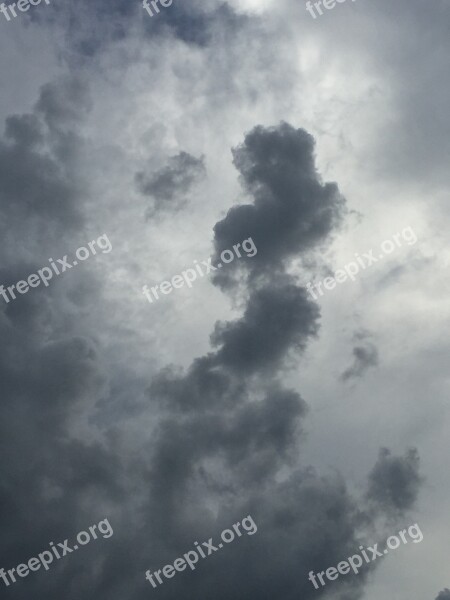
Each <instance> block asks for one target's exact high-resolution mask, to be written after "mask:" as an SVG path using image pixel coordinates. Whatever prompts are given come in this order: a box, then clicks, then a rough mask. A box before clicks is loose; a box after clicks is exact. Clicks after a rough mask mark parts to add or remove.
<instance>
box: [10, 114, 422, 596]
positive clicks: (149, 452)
mask: <svg viewBox="0 0 450 600" xmlns="http://www.w3.org/2000/svg"><path fill="white" fill-rule="evenodd" d="M61 118H62V119H63V123H60V124H58V129H61V128H64V117H61ZM67 119H68V121H69V122H70V120H71V115H67ZM258 131H259V133H260V134H261V136H262V137H263V138H264V139H265V133H267V132H265V130H264V129H261V128H258ZM273 131H274V130H273V129H268V132H269V133H271V132H272V133H273ZM292 131H295V130H292ZM290 132H291V129H290V128H288V129H287V130H286V134H287V136H288V138H289V134H290ZM26 135H28V136H29V137H30V138H31V139H34V140H35V143H36V144H39V143H40V142H39V139H38V138H39V136H37V135H35V134H33V132H32V131H28V132H27V133H26ZM21 136H22V139H23V137H24V133H23V132H22V133H21ZM280 137H281V138H283V129H282V130H281V133H280V132H279V133H278V135H275V136H273V137H271V136H270V135H269V139H271V140H272V141H273V143H274V144H275V148H278V152H277V151H275V150H274V151H273V152H270V151H269V149H267V151H268V152H269V153H271V154H272V156H273V160H274V162H276V163H278V165H279V166H280V168H283V165H284V161H287V163H288V167H289V168H288V167H287V168H288V170H289V169H292V170H294V167H293V164H292V161H290V159H289V152H288V151H287V150H286V147H285V145H286V144H287V141H286V140H284V138H283V139H281V140H280ZM293 137H294V142H295V141H297V142H298V134H296V135H294V136H293ZM300 138H301V139H303V138H304V135H303V134H300ZM280 142H286V144H285V143H280ZM295 148H296V144H295V143H294V149H295ZM294 153H295V150H294ZM302 156H303V155H302ZM308 164H309V162H308V161H307V160H304V162H303V163H302V162H301V161H300V164H299V165H298V169H299V170H300V171H301V172H300V175H298V176H297V178H296V181H297V184H298V186H299V189H298V193H296V190H295V188H293V189H291V190H290V194H289V197H290V198H291V201H292V203H294V201H295V200H294V199H297V202H299V203H300V204H302V206H303V212H302V214H304V215H306V216H307V217H308V218H307V219H306V223H307V226H306V228H305V239H304V240H303V242H302V241H295V242H294V241H292V242H291V243H289V244H287V245H286V246H285V245H283V243H282V242H277V239H276V236H277V232H278V235H281V236H282V234H283V233H286V232H287V231H288V230H289V228H287V229H286V227H287V226H286V227H282V228H281V229H280V230H278V229H277V228H275V232H274V233H272V232H270V231H268V234H267V235H268V238H267V239H268V243H269V245H271V247H272V248H274V249H276V251H277V254H278V255H277V259H276V260H272V258H271V257H270V256H269V255H267V258H266V261H265V262H263V263H261V265H260V266H257V267H256V271H255V274H252V275H251V277H250V280H249V281H247V282H244V285H243V295H242V298H243V300H242V302H243V310H242V316H241V317H240V318H237V319H236V320H234V321H229V322H227V323H225V324H223V323H222V324H217V326H216V327H215V329H214V331H213V334H212V343H213V349H212V350H211V351H210V352H208V353H206V354H205V355H204V356H201V357H200V358H198V359H196V360H194V361H193V362H192V364H191V365H190V366H188V368H187V370H186V372H183V371H181V370H178V369H177V368H176V367H167V368H165V369H163V370H162V371H161V372H160V373H159V374H158V375H157V376H156V377H155V378H154V379H153V380H152V381H151V383H150V388H149V391H148V398H147V403H146V404H145V405H144V406H142V407H141V409H142V416H144V417H149V416H151V418H152V423H151V431H147V430H146V429H145V430H144V431H143V432H141V434H140V435H139V436H137V435H136V436H135V435H134V433H130V429H128V427H127V426H124V424H123V420H124V419H125V418H126V416H127V415H123V414H122V415H120V416H121V419H120V420H119V419H117V421H118V422H117V423H114V425H112V426H110V427H107V428H105V431H102V430H101V429H100V428H99V429H95V428H93V429H92V430H91V432H92V433H94V434H96V437H98V441H97V442H91V441H88V440H84V441H83V436H82V435H80V433H79V432H78V431H77V427H76V423H77V419H76V417H77V416H79V414H80V412H81V413H83V411H82V408H83V406H84V405H85V403H90V404H89V406H90V407H91V411H89V413H88V414H91V412H92V406H93V404H94V403H95V402H96V401H97V402H99V401H100V399H101V400H102V401H103V403H104V404H103V405H102V406H104V405H106V404H107V401H108V400H109V395H110V394H111V395H112V394H113V392H112V391H111V388H113V386H112V382H113V381H114V377H115V373H114V372H113V369H112V368H111V367H110V368H109V369H108V368H107V365H105V364H104V363H103V361H102V358H101V353H100V348H99V344H98V342H97V341H96V340H95V337H94V336H93V335H92V336H90V335H87V334H86V335H84V336H83V335H81V334H77V335H74V334H73V331H74V330H75V331H76V330H77V329H78V328H79V327H80V323H77V320H78V318H79V317H80V315H81V316H83V313H82V312H81V313H78V312H75V313H72V312H71V311H70V310H67V306H66V305H65V304H64V303H63V302H60V301H59V298H58V301H55V297H54V296H53V294H56V288H52V289H50V288H49V289H48V290H46V292H48V293H46V294H45V295H43V296H42V298H45V300H42V301H38V300H37V298H38V296H37V295H35V296H32V295H29V296H24V297H23V298H20V299H18V300H17V303H18V304H15V305H14V307H13V306H11V307H10V306H8V307H4V306H2V307H1V310H0V333H1V335H2V340H3V343H4V349H5V351H4V352H3V353H2V355H1V357H0V375H1V378H2V384H3V388H2V390H3V394H4V400H3V402H2V419H1V420H0V429H1V433H2V435H1V436H0V440H1V443H0V445H1V451H2V456H3V457H4V461H3V466H2V487H1V489H0V506H1V507H2V509H4V510H2V512H1V525H2V531H3V538H2V540H3V542H2V548H1V550H0V565H5V566H7V567H8V568H10V567H11V566H14V565H17V564H19V563H21V562H23V561H24V560H26V559H28V558H29V557H31V556H35V555H36V554H37V552H40V551H42V550H43V549H44V548H45V547H47V544H48V542H49V541H50V540H55V541H58V540H61V541H62V540H63V539H65V538H66V537H68V536H73V535H74V534H75V533H76V532H77V531H79V530H81V529H85V528H86V526H87V525H88V524H91V523H93V522H95V519H94V518H93V513H95V514H98V512H100V510H101V511H102V513H101V514H100V515H99V516H98V520H100V519H103V518H104V517H105V516H107V517H108V518H109V519H110V522H111V524H112V526H113V529H114V536H113V537H112V538H111V539H110V540H105V541H102V542H101V543H100V542H98V541H97V542H95V543H91V544H90V545H89V546H87V547H86V548H84V549H83V550H79V551H77V552H78V553H74V554H73V555H71V556H70V557H67V558H65V559H64V561H65V562H64V561H60V562H59V563H58V569H56V567H55V569H54V570H52V571H51V572H49V573H45V574H44V573H38V574H37V575H35V576H30V577H29V578H28V579H26V580H24V581H23V582H22V581H20V582H18V583H17V584H14V585H15V587H14V588H11V590H12V593H13V594H15V596H16V597H17V598H18V599H20V600H22V598H23V599H25V598H30V597H33V598H36V599H37V600H41V599H44V598H48V597H64V598H67V599H68V600H75V599H76V598H80V597H91V598H95V599H96V600H116V599H117V600H119V599H121V598H123V597H124V596H126V597H131V598H133V599H136V600H140V599H141V598H142V599H144V598H147V597H148V595H149V593H151V592H152V591H153V590H152V588H151V586H150V584H149V583H148V582H146V581H145V579H144V573H145V570H146V569H149V568H150V569H151V570H156V569H160V568H162V567H163V566H164V565H165V564H168V563H169V562H172V563H173V561H174V560H175V558H176V557H178V556H180V555H182V554H183V552H186V551H187V550H189V549H190V548H192V546H193V542H194V540H198V541H202V540H207V539H209V538H210V537H211V536H213V537H216V538H217V535H218V534H220V531H221V530H222V529H223V528H225V527H229V526H230V525H232V524H233V523H236V522H237V521H238V520H239V519H242V518H243V517H244V516H246V515H248V514H251V515H252V516H253V517H254V519H255V522H256V523H257V525H258V533H257V534H256V535H255V536H250V537H249V536H243V537H242V538H239V539H237V540H236V541H235V542H233V544H231V545H230V547H227V548H224V549H223V551H222V552H221V553H218V554H217V555H216V556H214V557H211V558H209V559H208V561H204V562H203V563H202V562H200V563H199V566H198V568H197V570H196V571H195V572H193V573H192V572H190V571H189V572H184V573H180V574H178V575H177V577H176V578H174V579H173V580H170V581H169V580H167V581H165V583H164V585H163V586H161V587H159V588H158V589H157V590H155V593H158V595H159V596H160V598H161V599H162V600H166V599H167V600H168V599H169V598H174V597H178V596H180V597H182V598H186V599H188V600H190V599H192V600H194V598H198V597H201V596H204V597H209V596H210V595H211V590H213V594H214V598H216V599H217V600H229V598H235V597H239V598H242V600H256V599H257V598H261V597H263V596H264V595H268V594H269V595H270V597H276V598H279V599H280V600H291V598H294V597H297V596H298V595H299V594H300V595H302V597H303V598H306V599H308V598H311V599H312V598H314V597H316V596H317V592H316V590H314V588H313V587H312V585H311V583H310V582H309V581H308V579H307V575H308V572H309V571H310V570H311V569H314V570H316V571H317V570H323V569H324V568H328V567H329V566H330V565H333V564H337V563H338V562H339V561H340V560H343V559H345V558H346V557H347V556H351V554H353V553H354V552H355V549H357V548H358V546H359V544H360V543H362V542H364V541H365V539H364V531H362V532H361V529H362V528H361V513H364V515H366V517H367V522H368V523H369V525H370V523H371V518H372V513H370V511H368V510H367V512H366V509H367V505H366V503H365V501H364V500H358V499H357V498H355V497H354V496H353V495H352V494H351V493H350V492H349V491H348V490H347V488H346V485H345V483H344V482H343V481H342V479H341V478H339V477H323V476H320V475H319V474H317V473H316V472H315V470H314V469H312V468H311V467H308V466H305V465H304V464H303V462H304V461H303V460H302V456H301V442H302V440H303V434H302V431H303V428H304V422H305V419H306V415H307V406H306V402H305V401H304V399H303V398H302V397H301V395H300V394H299V393H298V392H297V391H295V390H292V389H288V388H286V387H285V386H284V385H283V384H282V382H281V381H280V378H281V376H282V374H283V372H284V368H285V367H287V366H288V364H289V355H290V353H293V352H297V353H299V352H301V351H302V350H303V349H304V348H305V347H306V346H307V344H308V342H309V341H310V340H311V339H312V337H313V336H314V335H316V333H317V331H318V317H319V310H318V308H317V306H316V305H315V304H314V303H312V302H310V300H308V298H307V296H306V294H305V290H304V289H303V288H301V287H298V286H296V285H295V284H294V281H293V280H292V278H291V277H289V276H288V275H287V273H286V271H285V270H284V261H285V259H287V258H288V257H290V256H293V255H295V248H297V251H298V252H300V253H301V252H302V249H303V251H304V252H310V250H311V248H313V247H314V244H315V243H318V242H319V241H320V243H322V242H325V241H326V239H327V234H326V233H325V232H328V235H331V234H332V224H331V222H332V221H334V219H331V220H328V222H327V224H326V225H324V226H323V227H321V226H320V224H319V223H318V217H317V215H316V214H315V211H317V212H318V213H319V214H322V213H323V203H322V202H320V200H319V201H318V202H316V200H317V195H314V194H312V195H311V197H308V196H306V195H305V188H304V187H303V185H302V173H303V170H305V172H306V174H304V177H305V178H306V179H307V178H308V173H310V172H311V169H309V168H308ZM259 172H260V171H259V170H258V173H259ZM261 173H262V175H263V174H264V173H263V170H262V171H261ZM316 183H317V182H316ZM255 185H256V187H258V186H257V184H256V183H255ZM313 189H317V187H316V185H313ZM319 196H320V194H319ZM332 198H334V200H335V202H336V206H334V207H333V205H332ZM269 203H272V208H271V211H270V212H271V214H272V215H273V216H274V218H275V222H276V220H277V214H280V219H279V220H280V221H282V220H283V219H285V218H286V213H285V209H284V204H283V201H282V199H280V198H275V199H274V198H273V197H271V198H270V202H269ZM326 204H327V208H326V210H325V213H326V214H329V213H336V214H340V212H341V210H342V201H341V199H340V197H339V196H338V195H332V196H330V197H329V198H328V201H327V203H326ZM258 210H259V209H258ZM256 212H257V214H258V215H259V214H260V213H259V212H258V211H256ZM262 212H263V213H264V210H262ZM264 214H265V213H264ZM289 214H290V215H296V214H297V213H296V211H295V208H294V207H293V208H292V210H290V211H289ZM258 218H259V217H258ZM298 220H299V221H300V217H298ZM325 220H327V219H325ZM338 221H339V219H337V218H336V222H338ZM297 225H298V223H297ZM47 227H48V230H49V231H51V230H52V228H53V227H54V225H53V221H52V220H48V221H47ZM224 227H225V229H224V231H226V232H227V234H229V235H230V236H231V226H228V224H226V226H224ZM298 227H300V226H299V225H298ZM68 230H69V231H70V229H68ZM64 231H66V230H64ZM297 233H298V231H297ZM245 237H248V234H247V235H246V236H245ZM239 241H242V238H241V239H240V240H239ZM259 241H260V244H261V247H264V243H265V239H264V237H260V239H259ZM248 265H250V263H248ZM248 265H247V266H248ZM23 269H25V267H24V266H22V267H21V270H23ZM249 269H250V267H249ZM14 272H15V271H14V268H13V267H11V269H9V270H8V277H12V278H14V276H15V275H14ZM260 274H261V276H259V275H260ZM54 290H55V291H54ZM38 291H39V290H38ZM90 294H91V297H90V298H91V305H92V306H94V305H96V304H97V303H98V297H96V296H95V293H94V292H93V291H92V290H90ZM39 299H40V298H39ZM19 303H20V304H19ZM16 307H17V308H16ZM23 321H25V325H26V324H27V323H33V324H34V327H30V328H28V327H27V326H24V325H23ZM75 324H76V327H75ZM123 369H124V371H131V372H133V367H132V366H130V365H129V364H127V362H126V359H124V363H123ZM130 377H132V375H130ZM105 410H106V409H105ZM25 416H26V418H25ZM138 419H139V416H138V417H136V419H134V420H133V419H132V420H131V421H130V423H129V424H130V427H133V425H135V423H136V421H137V420H138ZM132 431H133V430H132ZM414 456H415V455H414ZM387 463H389V464H387ZM397 463H399V464H401V465H403V466H404V468H403V469H396V468H395V465H396V464H397ZM380 464H381V466H380ZM391 465H393V466H391ZM408 466H409V468H408ZM416 466H417V465H416V461H415V459H411V460H410V461H409V463H408V461H407V460H405V459H402V458H400V457H394V456H390V455H389V456H388V458H384V459H383V460H381V459H380V461H379V463H377V465H376V467H375V469H374V472H373V474H372V477H371V483H370V487H369V496H370V498H371V501H372V502H374V501H375V500H377V502H378V504H379V505H380V509H379V512H381V514H382V515H384V514H387V513H389V514H390V512H391V508H392V505H394V506H395V507H398V506H401V507H402V508H405V509H406V508H408V507H409V506H411V505H412V503H413V500H414V497H415V494H416V493H417V489H418V483H417V481H416V477H417V475H416ZM386 472H389V476H387V475H383V473H386ZM397 472H398V481H397V480H396V478H395V477H396V475H395V473H397ZM386 478H387V479H388V481H387V482H386V481H385V479H386ZM386 483H387V484H388V485H389V486H390V487H391V488H392V489H393V490H395V494H394V493H393V494H392V497H391V496H388V497H386V498H385V497H382V496H381V494H382V491H383V490H382V487H383V486H386ZM412 492H414V493H412ZM406 498H407V499H406ZM36 515H39V518H36ZM231 575H232V576H231ZM365 578H366V575H365V574H362V575H361V576H360V577H354V578H348V579H347V580H345V581H344V582H343V583H342V588H340V589H342V590H343V592H342V594H344V595H345V597H347V598H355V599H356V598H357V597H358V596H359V595H360V594H361V591H362V588H363V586H364V583H365ZM22 583H23V585H21V584H22ZM339 583H341V582H339ZM331 588H332V584H331V582H330V589H331Z"/></svg>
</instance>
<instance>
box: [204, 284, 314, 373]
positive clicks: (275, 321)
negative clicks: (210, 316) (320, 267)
mask: <svg viewBox="0 0 450 600" xmlns="http://www.w3.org/2000/svg"><path fill="white" fill-rule="evenodd" d="M318 317H319V309H318V307H317V305H316V304H314V303H313V302H310V301H309V299H308V297H307V294H306V292H305V290H304V289H303V288H298V287H296V286H295V285H294V284H293V283H290V282H289V281H284V280H278V281H277V279H274V281H273V282H272V286H271V287H269V286H267V287H263V288H260V289H257V290H256V291H255V292H253V293H252V294H251V296H250V298H249V301H248V304H247V306H246V309H245V312H244V315H243V317H242V319H239V320H238V321H234V322H232V323H217V324H216V327H215V330H214V333H213V334H212V336H211V341H212V343H213V345H214V346H221V348H220V350H218V352H217V361H218V363H219V364H221V365H224V366H226V367H227V368H231V369H233V370H234V371H238V372H239V371H240V372H242V373H247V374H251V373H253V372H254V371H256V370H259V369H262V370H266V369H269V370H272V369H276V368H277V367H279V366H280V362H281V361H282V360H283V359H285V358H286V352H287V351H288V350H289V349H290V348H296V349H298V350H303V349H304V348H305V346H306V345H307V343H308V340H309V338H310V337H313V336H315V335H316V334H317V331H318V325H317V322H316V321H317V319H318Z"/></svg>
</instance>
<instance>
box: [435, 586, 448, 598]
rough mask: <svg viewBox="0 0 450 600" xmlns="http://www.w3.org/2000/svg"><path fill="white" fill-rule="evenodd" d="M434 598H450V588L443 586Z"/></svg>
mask: <svg viewBox="0 0 450 600" xmlns="http://www.w3.org/2000/svg"><path fill="white" fill-rule="evenodd" d="M436 600H450V590H449V589H448V588H445V589H443V590H442V592H439V594H438V595H437V596H436Z"/></svg>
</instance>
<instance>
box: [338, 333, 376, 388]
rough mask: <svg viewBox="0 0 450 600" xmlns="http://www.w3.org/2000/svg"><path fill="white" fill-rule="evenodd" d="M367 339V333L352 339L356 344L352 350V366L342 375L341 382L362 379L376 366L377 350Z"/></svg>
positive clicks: (358, 334)
mask: <svg viewBox="0 0 450 600" xmlns="http://www.w3.org/2000/svg"><path fill="white" fill-rule="evenodd" d="M368 337H369V334H368V333H367V332H358V333H356V334H355V336H354V339H355V340H356V341H358V344H357V345H356V346H355V347H354V348H353V359H354V360H353V364H352V365H351V366H350V367H348V369H346V370H345V371H344V372H343V373H342V375H341V377H340V379H341V381H349V380H350V379H356V378H358V377H362V376H363V375H364V374H365V373H366V371H367V370H368V369H370V367H376V366H377V365H378V349H377V347H376V346H375V344H374V343H373V342H371V341H370V339H368Z"/></svg>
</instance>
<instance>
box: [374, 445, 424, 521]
mask: <svg viewBox="0 0 450 600" xmlns="http://www.w3.org/2000/svg"><path fill="white" fill-rule="evenodd" d="M418 469H419V455H418V452H417V450H416V449H415V448H412V449H410V450H408V452H407V453H406V454H405V456H403V457H399V456H392V455H391V452H390V450H388V449H387V448H382V449H381V450H380V455H379V457H378V461H377V463H376V464H375V466H374V468H373V470H372V472H371V473H370V476H369V490H368V498H369V499H370V500H371V501H373V502H374V503H375V504H376V505H377V506H379V507H380V508H381V509H382V510H383V511H389V510H391V509H393V510H394V511H398V512H400V513H401V512H403V511H405V510H409V509H410V508H411V507H412V506H413V505H414V503H415V501H416V498H417V494H418V492H419V488H420V485H421V483H422V478H421V476H420V475H419V472H418Z"/></svg>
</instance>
